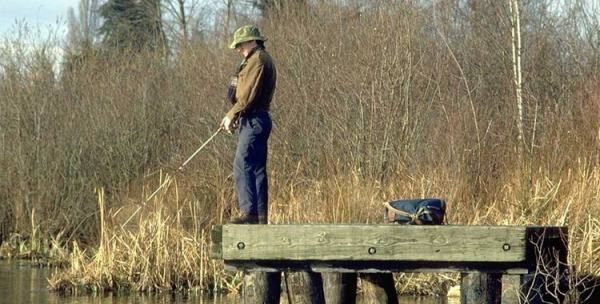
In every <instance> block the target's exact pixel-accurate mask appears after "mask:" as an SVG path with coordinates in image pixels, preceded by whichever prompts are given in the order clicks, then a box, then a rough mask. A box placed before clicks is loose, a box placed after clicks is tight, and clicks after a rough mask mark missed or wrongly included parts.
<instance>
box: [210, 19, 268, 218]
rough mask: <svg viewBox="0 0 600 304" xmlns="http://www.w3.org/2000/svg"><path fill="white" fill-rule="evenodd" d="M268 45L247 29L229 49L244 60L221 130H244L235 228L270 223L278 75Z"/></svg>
mask: <svg viewBox="0 0 600 304" xmlns="http://www.w3.org/2000/svg"><path fill="white" fill-rule="evenodd" d="M265 41H266V39H265V38H263V37H262V35H261V34H260V31H259V29H258V28H257V27H255V26H252V25H247V26H242V27H240V28H239V29H237V30H236V31H235V33H234V36H233V42H232V43H231V45H230V46H229V47H230V48H231V49H236V50H237V51H238V52H239V53H240V54H241V55H242V56H243V57H244V60H243V61H242V64H241V65H240V67H239V69H238V73H237V75H236V77H235V78H234V81H232V86H231V87H230V90H229V95H230V97H229V99H230V101H231V102H232V103H233V107H232V108H231V110H229V112H228V113H227V115H225V117H224V118H223V120H222V121H221V128H222V129H224V130H226V131H228V132H230V133H231V131H232V130H233V129H234V128H235V127H237V126H239V129H240V130H239V139H238V146H237V150H236V152H235V160H234V166H233V173H234V176H235V182H236V188H237V194H238V203H239V208H240V213H241V214H240V216H239V217H238V218H235V219H233V220H232V221H231V223H234V224H257V223H259V224H266V223H267V211H268V199H269V198H268V180H267V141H268V139H269V135H270V133H271V127H272V122H271V117H270V115H269V108H270V105H271V100H272V99H273V93H274V92H275V83H276V79H277V72H276V70H275V65H274V63H273V60H272V59H271V56H270V55H269V54H268V53H267V52H266V50H265V47H264V42H265Z"/></svg>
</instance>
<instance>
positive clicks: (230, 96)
mask: <svg viewBox="0 0 600 304" xmlns="http://www.w3.org/2000/svg"><path fill="white" fill-rule="evenodd" d="M237 81H238V77H237V76H233V77H231V79H230V80H229V86H227V97H226V99H227V101H229V103H231V104H232V105H234V104H235V103H236V102H237V100H236V99H235V92H236V90H237Z"/></svg>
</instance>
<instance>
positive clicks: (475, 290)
mask: <svg viewBox="0 0 600 304" xmlns="http://www.w3.org/2000/svg"><path fill="white" fill-rule="evenodd" d="M501 302H502V274H498V273H481V272H472V273H461V276H460V303H461V304H500V303H501Z"/></svg>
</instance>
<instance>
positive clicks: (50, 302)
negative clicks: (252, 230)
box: [0, 260, 456, 304]
mask: <svg viewBox="0 0 600 304" xmlns="http://www.w3.org/2000/svg"><path fill="white" fill-rule="evenodd" d="M51 271H52V270H50V269H48V268H36V267H31V266H30V264H29V263H27V262H22V261H4V260H0V304H29V303H35V304H37V303H39V304H167V303H169V304H182V303H202V304H235V303H240V302H241V301H240V300H239V297H237V296H235V295H232V296H228V297H227V296H223V297H218V298H211V297H207V296H204V295H189V296H184V295H141V294H134V295H128V296H125V295H119V296H111V295H108V296H68V297H63V296H60V295H58V294H56V293H53V292H50V291H48V288H47V286H48V281H47V278H48V276H49V274H50V272H51ZM285 299H286V296H285V295H283V296H282V301H281V302H282V304H284V303H286V302H287V301H285ZM358 302H359V303H367V301H364V300H363V301H361V300H360V299H359V301H358ZM400 303H402V304H442V303H444V304H446V303H449V304H452V303H453V301H448V300H446V299H440V298H426V299H415V298H412V297H402V298H400ZM454 303H456V302H454Z"/></svg>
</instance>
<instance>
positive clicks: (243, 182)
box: [233, 112, 272, 216]
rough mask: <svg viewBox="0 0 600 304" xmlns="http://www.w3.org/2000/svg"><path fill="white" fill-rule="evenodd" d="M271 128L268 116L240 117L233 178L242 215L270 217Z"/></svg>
mask: <svg viewBox="0 0 600 304" xmlns="http://www.w3.org/2000/svg"><path fill="white" fill-rule="evenodd" d="M271 128H272V122H271V116H269V113H268V112H258V113H250V114H246V115H244V116H242V117H240V134H239V139H238V145H237V150H236V152H235V159H234V161H233V175H234V176H235V184H236V188H237V194H238V203H239V207H240V211H242V212H243V213H247V214H253V215H259V214H260V215H265V216H266V215H267V211H268V201H269V194H268V192H269V185H268V184H269V183H268V179H267V150H268V149H267V141H268V140H269V135H270V134H271Z"/></svg>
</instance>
